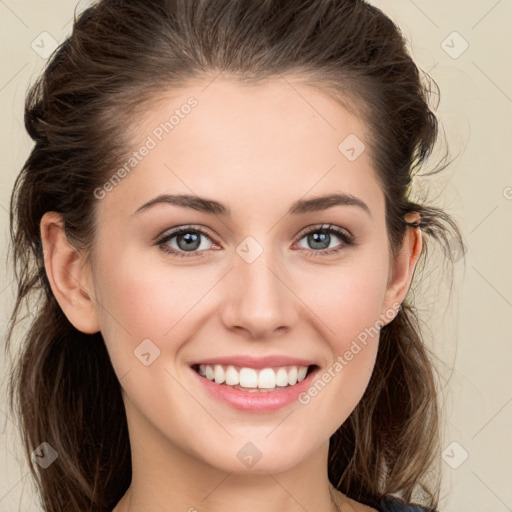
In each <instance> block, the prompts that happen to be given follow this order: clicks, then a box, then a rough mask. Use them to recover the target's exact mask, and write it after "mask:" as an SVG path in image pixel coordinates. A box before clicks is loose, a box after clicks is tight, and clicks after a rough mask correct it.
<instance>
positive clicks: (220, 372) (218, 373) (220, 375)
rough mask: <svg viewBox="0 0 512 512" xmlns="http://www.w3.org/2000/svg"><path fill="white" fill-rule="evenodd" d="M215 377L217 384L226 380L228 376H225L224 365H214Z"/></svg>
mask: <svg viewBox="0 0 512 512" xmlns="http://www.w3.org/2000/svg"><path fill="white" fill-rule="evenodd" d="M213 377H214V379H215V382H216V383H217V384H222V383H223V382H224V381H225V380H226V377H224V369H223V368H222V366H221V365H220V364H216V365H215V366H214V368H213Z"/></svg>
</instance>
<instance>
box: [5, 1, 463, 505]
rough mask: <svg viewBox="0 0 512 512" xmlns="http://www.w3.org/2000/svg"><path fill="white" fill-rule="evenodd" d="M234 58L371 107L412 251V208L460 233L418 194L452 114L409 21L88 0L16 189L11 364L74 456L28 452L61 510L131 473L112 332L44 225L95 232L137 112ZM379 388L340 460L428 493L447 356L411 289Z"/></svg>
mask: <svg viewBox="0 0 512 512" xmlns="http://www.w3.org/2000/svg"><path fill="white" fill-rule="evenodd" d="M219 73H223V74H224V75H226V76H228V77H231V78H232V79H233V80H238V81H240V82H243V81H249V82H251V83H257V82H258V81H259V80H262V79H269V78H270V79H272V78H273V79H282V78H283V77H293V79H297V80H299V81H301V83H305V84H309V85H312V86H316V87H319V88H320V89H322V90H323V91H324V92H325V93H326V94H331V95H332V96H333V97H335V98H336V99H337V101H340V102H341V103H342V104H343V105H344V106H345V107H346V108H349V109H351V110H352V111H353V112H355V113H357V114H358V115H359V116H360V117H361V118H362V120H363V121H364V122H365V124H366V126H368V129H369V135H368V140H365V144H366V145H367V150H368V151H369V152H370V155H371V157H372V160H373V162H374V167H375V171H376V173H377V176H378V178H379V180H380V183H381V186H382V190H383V191H384V194H385V197H386V223H387V229H388V235H389V240H390V247H391V248H392V250H393V253H394V254H396V253H397V251H398V250H399V249H400V245H401V242H402V240H403V236H404V233H405V230H406V229H409V228H408V226H407V224H406V223H405V221H404V216H405V214H406V213H407V212H411V211H417V212H419V213H420V214H421V223H420V228H421V229H422V230H423V233H424V234H425V235H426V236H425V247H426V246H427V243H430V242H431V240H432V241H438V242H440V243H441V245H442V246H443V247H444V248H445V249H447V251H446V253H447V254H448V255H450V241H451V240H452V239H453V240H458V241H459V242H460V243H462V240H461V236H460V233H459V231H458V229H457V226H456V224H455V223H454V222H453V221H452V220H451V218H450V217H449V216H448V214H446V213H445V212H443V211H442V210H441V209H436V208H434V207H429V206H427V205H423V204H418V203H414V202H412V201H411V199H410V191H411V183H412V178H413V176H414V174H415V173H416V171H417V170H418V169H419V168H420V167H422V166H423V164H424V162H425V160H426V159H427V157H429V155H430V154H431V152H432V149H433V147H434V144H435V142H436V139H437V135H438V134H437V119H436V116H435V115H434V113H433V112H432V111H431V109H430V107H429V105H428V93H429V88H428V87H427V84H426V83H423V80H422V78H421V77H420V73H419V71H418V69H417V67H416V65H415V64H414V62H413V61H412V59H411V57H410V56H409V54H408V53H407V50H406V42H405V40H404V38H403V36H402V34H401V32H400V30H399V29H398V28H397V27H396V26H395V25H394V23H393V22H392V21H391V20H390V19H389V18H388V17H386V16H385V15H384V14H383V13H382V12H381V11H380V10H379V9H377V8H375V7H373V6H371V5H369V4H367V3H366V2H364V1H363V0H323V1H318V0H298V1H289V0H257V1H256V0H253V1H250V0H146V1H144V2H142V1H140V0H102V1H100V2H98V3H97V4H96V5H94V6H92V7H90V8H88V9H86V10H85V11H84V12H83V13H82V14H80V15H79V16H78V17H77V18H76V20H75V23H74V27H73V32H72V34H71V36H70V37H69V38H68V39H67V40H66V41H65V42H64V43H63V44H62V45H61V46H60V47H59V48H58V50H57V51H56V52H55V53H54V54H53V56H52V57H51V59H50V60H49V62H48V64H47V67H46V69H45V71H44V73H43V74H42V76H41V77H40V78H39V79H38V80H37V82H36V83H35V84H34V86H33V87H32V88H31V90H30V91H29V93H28V95H27V100H26V108H25V126H26V129H27V131H28V133H29V134H30V136H31V137H32V139H33V140H34V141H35V145H34V147H33V149H32V151H31V153H30V156H29V157H28V159H27V161H26V162H25V165H24V166H23V169H22V170H21V172H20V174H19V176H18V177H17V180H16V183H15V187H14V190H13V194H12V198H11V212H10V213H11V217H10V220H11V241H12V249H13V260H14V271H15V277H16V285H17V289H16V291H17V297H16V303H15V307H14V310H13V313H12V316H11V320H10V323H9V330H8V333H7V344H6V350H9V345H10V342H11V341H12V338H13V332H14V328H15V326H16V325H17V323H18V322H19V321H20V320H22V319H23V318H25V317H22V316H21V313H22V309H23V305H24V304H25V305H26V306H27V310H28V311H30V312H31V316H30V318H29V319H28V323H29V325H28V329H27V331H26V332H25V333H24V334H23V336H22V345H21V347H20V354H19V357H18V359H17V360H16V364H15V365H14V369H13V371H12V374H11V380H10V388H9V389H10V400H11V407H12V409H13V410H14V411H15V413H16V416H17V417H18V418H19V422H20V425H21V429H22V436H23V443H24V447H25V450H26V454H27V457H28V460H29V462H30V453H31V452H32V450H34V449H35V448H36V447H38V446H39V445H40V444H41V443H42V442H47V443H49V444H50V445H51V446H52V447H53V448H54V449H55V450H56V451H57V453H58V459H57V460H56V461H55V462H54V463H53V464H51V465H50V466H49V467H48V468H46V469H41V468H40V467H38V466H36V465H32V464H30V469H31V471H32V474H33V476H34V478H35V479H36V482H37V485H38V489H39V492H40V495H41V500H42V505H43V509H44V510H45V511H47V512H64V511H66V512H69V511H73V512H77V511H86V510H87V511H91V512H100V511H101V512H105V511H111V510H112V508H113V507H114V506H115V504H116V503H117V502H118V501H119V499H120V498H121V497H122V496H123V494H124V493H125V491H126V490H127V488H128V486H129V484H130V480H131V460H130V446H129V438H128V431H127V424H126V417H125V411H124V404H123V401H122V397H121V387H120V384H119V382H118V379H117V377H116V374H115V373H114V370H113V368H112V365H111V364H110V359H109V357H108V353H107V351H106V348H105V344H104V341H103V338H102V336H101V333H97V334H94V335H88V334H84V333H81V332H79V331H77V330H76V329H75V328H74V327H73V326H72V325H71V324H70V323H69V321H68V320H67V318H66V317H65V315H64V314H63V312H62V311H61V309H60V307H59V305H58V303H57V301H56V300H55V298H54V296H53V294H52V291H51V288H50V286H49V282H48V279H47V276H46V273H45V269H44V261H43V254H42V245H41V239H40V232H39V225H40V221H41V218H42V216H43V214H44V213H45V212H47V211H57V212H59V213H61V215H62V218H63V220H64V224H65V227H66V233H67V235H68V237H69V239H70V240H71V241H72V242H73V243H74V244H75V245H76V247H77V248H79V249H80V250H83V251H85V252H87V251H88V250H89V249H90V247H91V244H92V243H93V240H94V230H95V216H94V214H95V204H96V201H97V200H96V198H95V196H94V193H93V191H94V189H95V188H96V187H98V186H101V185H102V184H103V183H104V182H105V179H106V178H108V177H109V176H110V174H111V172H112V169H115V168H116V166H118V165H119V164H120V162H122V157H123V156H124V154H125V152H126V151H127V148H128V140H129V131H130V127H131V126H132V125H133V123H134V122H135V121H136V119H135V117H136V115H138V114H140V113H141V112H143V109H144V105H145V104H146V102H148V101H150V100H151V99H152V98H154V97H155V94H157V93H159V92H160V93H161V92H162V91H165V90H168V89H170V88H172V87H173V86H181V85H186V83H187V82H188V81H189V80H191V79H210V80H211V79H212V78H213V77H215V76H217V75H218V74H219ZM380 336H381V338H380V343H379V350H378V354H377V360H376V366H375V370H374V373H373V375H372V377H371V380H370V383H369V385H368V388H367V390H366V392H365V394H364V396H363V398H362V400H361V401H360V403H359V404H358V405H357V407H356V409H355V410H354V411H353V413H352V415H351V416H350V417H349V418H348V420H347V421H346V422H345V423H344V424H343V425H342V426H341V427H340V428H339V430H338V431H337V432H336V433H335V434H334V435H333V436H332V438H331V446H330V453H329V478H330V480H331V482H332V483H333V484H334V485H335V486H336V487H337V488H338V489H339V490H341V491H343V492H344V493H346V494H347V495H348V496H349V497H351V498H354V499H356V500H360V501H364V500H365V499H367V498H371V497H378V496H384V495H386V494H391V493H393V494H395V495H397V496H402V497H403V498H404V499H405V500H409V499H410V498H411V497H412V496H415V495H418V496H419V494H418V492H419V493H420V494H421V496H420V499H421V500H422V501H423V504H425V505H428V506H431V507H435V506H437V501H438V494H439V489H438V484H431V483H430V482H427V481H426V477H427V475H428V471H429V468H430V467H431V465H432V464H433V462H434V461H435V460H437V459H438V457H439V455H440V450H439V447H438V437H439V427H438V404H437V398H436V386H435V378H434V367H433V363H432V358H431V355H430V354H429V352H428V351H427V349H426V347H425V346H424V343H423V341H422V338H421V335H420V331H419V327H418V323H417V321H416V318H415V314H414V309H413V306H412V304H409V303H408V301H407V300H406V302H405V303H404V304H403V307H402V309H401V310H400V311H399V313H398V315H397V317H396V318H395V319H394V320H393V321H392V322H391V323H390V324H388V325H386V326H385V327H383V328H382V330H381V334H380Z"/></svg>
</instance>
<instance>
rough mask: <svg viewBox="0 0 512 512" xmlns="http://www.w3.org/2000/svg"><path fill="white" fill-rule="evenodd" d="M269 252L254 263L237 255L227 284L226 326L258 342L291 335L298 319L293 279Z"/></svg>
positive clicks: (223, 310)
mask: <svg viewBox="0 0 512 512" xmlns="http://www.w3.org/2000/svg"><path fill="white" fill-rule="evenodd" d="M270 252H271V251H267V250H265V251H263V253H262V254H261V255H260V256H259V257H258V258H257V259H256V260H255V261H253V262H252V263H248V262H247V261H245V260H244V259H243V258H241V257H238V255H237V256H236V257H235V258H234V268H233V270H232V271H231V272H230V273H229V276H228V279H227V280H226V281H225V282H224V286H225V297H226V300H225V301H224V304H223V307H222V310H221V317H222V321H223V323H224V325H225V326H226V328H227V329H230V330H235V331H239V334H240V333H245V335H246V336H248V337H252V338H255V339H267V338H270V337H272V336H275V335H276V334H279V333H280V334H281V335H282V334H284V333H286V332H288V331H289V330H290V329H291V328H292V327H293V325H294V324H295V323H296V322H297V318H298V316H299V315H298V303H300V301H299V300H298V298H297V296H296V295H295V293H294V291H293V289H292V288H293V287H292V286H290V284H289V281H290V278H289V276H287V273H286V271H285V269H284V268H283V265H280V264H279V263H278V262H277V259H276V258H272V257H270Z"/></svg>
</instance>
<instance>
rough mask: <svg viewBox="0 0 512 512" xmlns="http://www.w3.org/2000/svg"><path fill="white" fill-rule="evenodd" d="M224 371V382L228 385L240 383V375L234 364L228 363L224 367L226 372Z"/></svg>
mask: <svg viewBox="0 0 512 512" xmlns="http://www.w3.org/2000/svg"><path fill="white" fill-rule="evenodd" d="M225 373H226V384H227V385H228V386H237V385H238V384H240V375H239V373H238V372H237V371H236V370H235V367H234V366H232V365H229V366H228V367H227V368H226V372H225Z"/></svg>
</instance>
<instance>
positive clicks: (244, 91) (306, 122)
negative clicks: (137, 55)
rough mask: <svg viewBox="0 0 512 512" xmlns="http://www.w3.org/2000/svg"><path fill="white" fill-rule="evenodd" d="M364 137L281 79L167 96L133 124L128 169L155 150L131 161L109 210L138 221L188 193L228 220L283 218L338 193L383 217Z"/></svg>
mask: <svg viewBox="0 0 512 512" xmlns="http://www.w3.org/2000/svg"><path fill="white" fill-rule="evenodd" d="M368 128H369V127H367V126H365V124H364V123H363V121H362V120H361V119H360V118H358V117H357V116H356V115H354V114H352V113H351V112H349V111H347V110H346V109H345V108H344V107H343V106H341V105H340V104H339V103H337V102H336V101H335V100H334V99H332V98H331V97H329V96H327V95H326V94H323V93H322V91H320V90H318V89H316V88H313V87H308V86H304V85H300V84H297V83H294V82H292V81H291V80H288V79H284V78H283V79H274V80H269V81H266V82H263V83H259V84H257V85H247V84H241V83H238V82H235V81H233V80H227V79H224V78H217V79H215V80H213V82H212V81H210V82H205V81H202V82H198V83H190V85H189V86H186V87H182V88H179V89H173V90H172V91H162V94H161V95H159V96H158V97H155V98H154V101H152V102H149V103H148V104H147V106H146V109H145V111H144V114H143V115H142V116H140V118H139V119H138V120H137V122H134V124H133V126H132V135H133V137H132V138H133V144H132V146H131V148H130V149H129V151H128V152H127V156H126V161H125V162H123V163H124V164H126V163H127V162H128V160H129V159H130V155H132V153H133V152H134V151H135V152H139V151H138V150H139V149H141V148H143V147H146V148H150V149H146V150H144V151H143V152H144V156H143V157H141V156H140V154H139V155H138V157H137V159H136V160H137V161H136V162H135V161H134V159H135V157H134V156H133V155H132V157H131V160H132V162H131V163H132V164H134V165H133V166H131V165H128V166H127V168H129V172H128V173H123V174H126V177H125V178H123V180H122V183H120V184H119V185H118V186H116V188H115V190H114V191H113V192H111V193H109V194H108V196H109V197H108V199H109V200H108V201H107V202H106V203H109V204H110V205H114V204H117V205H119V206H120V207H122V206H123V205H126V204H129V205H130V208H131V211H130V213H132V212H133V210H134V207H136V206H138V205H139V203H141V201H144V200H146V201H147V200H149V199H151V197H152V196H155V195H157V194H161V193H187V194H191V193H192V194H197V195H199V196H208V197H212V198H214V199H218V200H220V201H222V202H224V203H228V204H230V205H233V208H231V209H232V210H235V209H236V204H237V203H240V206H242V207H243V205H244V204H249V203H248V202H247V199H248V198H249V197H250V198H251V202H250V204H251V205H254V204H259V205H261V206H265V205H266V204H268V205H269V206H270V203H272V205H273V206H274V207H275V206H276V204H275V202H276V200H278V201H283V202H284V203H286V204H283V208H284V207H285V206H287V204H288V203H289V204H291V203H292V202H294V201H295V200H297V199H298V198H300V197H303V196H307V195H317V194H318V195H319V194H323V193H325V192H333V191H337V192H345V193H350V194H353V195H357V196H359V197H364V198H365V199H364V200H365V202H373V203H374V204H375V203H377V207H380V206H382V204H379V202H380V203H382V201H383V196H382V192H381V190H380V187H379V185H378V182H377V179H376V175H375V173H374V170H373V167H372V162H371V159H370V155H369V151H368V150H367V149H364V147H365V145H366V148H368V144H367V142H368V133H369V129H368ZM347 150H348V152H347ZM352 150H353V151H352ZM354 152H355V155H354ZM139 153H140V152H139ZM354 156H355V157H356V158H354ZM123 163H121V164H123ZM121 189H122V190H123V193H122V198H121V194H120V191H121ZM116 199H117V200H116Z"/></svg>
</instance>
